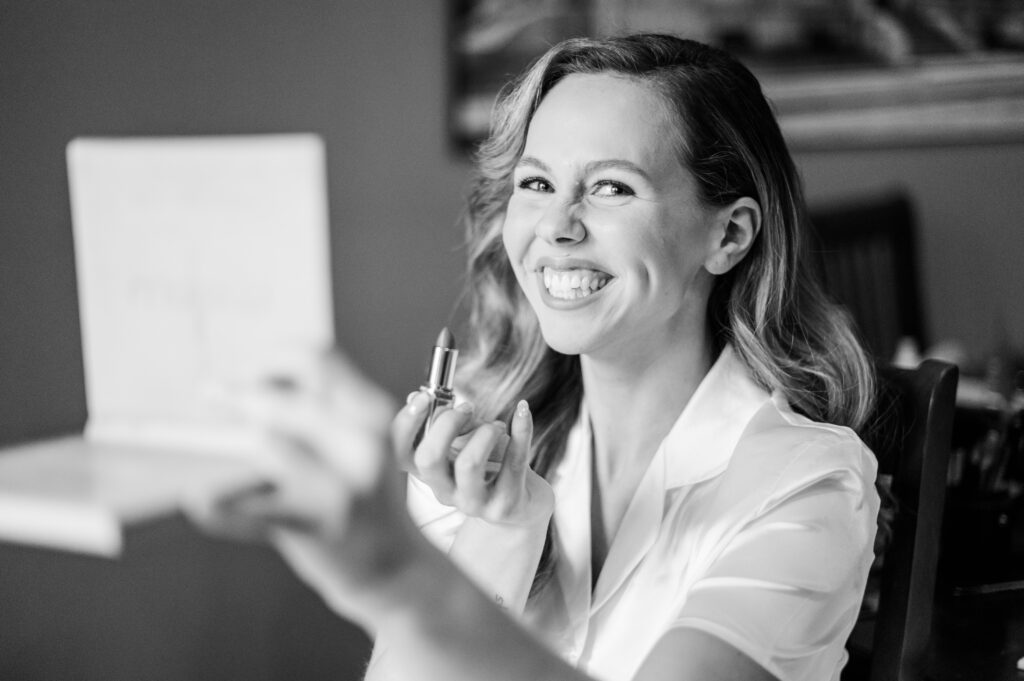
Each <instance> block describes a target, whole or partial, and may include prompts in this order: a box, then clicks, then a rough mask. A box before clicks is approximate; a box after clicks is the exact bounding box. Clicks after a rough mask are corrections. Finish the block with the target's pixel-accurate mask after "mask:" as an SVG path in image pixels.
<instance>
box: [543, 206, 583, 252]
mask: <svg viewBox="0 0 1024 681" xmlns="http://www.w3.org/2000/svg"><path fill="white" fill-rule="evenodd" d="M536 231H537V236H538V237H540V238H541V239H544V240H545V241H547V242H548V243H550V244H559V245H566V244H574V243H579V242H580V241H583V239H584V238H586V236H587V230H586V227H584V226H583V221H582V220H581V219H580V216H579V215H578V206H577V205H576V203H575V202H570V201H557V200H556V201H552V202H551V203H550V204H549V205H548V207H547V209H546V210H545V211H544V213H543V214H542V215H541V216H540V220H538V222H537V230H536Z"/></svg>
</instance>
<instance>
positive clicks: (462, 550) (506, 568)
mask: <svg viewBox="0 0 1024 681" xmlns="http://www.w3.org/2000/svg"><path fill="white" fill-rule="evenodd" d="M408 504H409V514H410V515H411V516H412V518H413V521H414V522H415V523H416V524H417V526H418V527H419V528H420V531H421V532H423V534H424V535H425V536H426V537H427V539H429V540H430V541H431V542H432V543H433V544H434V545H435V546H437V547H438V549H440V550H441V551H442V552H444V553H447V554H448V557H449V558H450V559H451V560H452V562H454V563H455V564H456V565H457V566H458V567H459V568H460V569H461V570H462V571H463V572H465V573H466V575H467V576H468V577H469V578H470V579H472V580H473V582H474V583H475V584H476V585H477V586H478V587H479V588H480V589H481V590H483V591H484V593H486V594H487V595H488V596H489V597H490V598H491V599H493V600H494V602H495V604H497V605H498V606H499V607H500V608H502V609H503V610H505V611H507V612H509V613H510V614H512V615H515V616H519V615H522V614H523V612H524V610H525V609H526V600H527V598H528V597H529V595H530V588H531V587H532V586H533V577H534V574H535V573H536V571H537V565H538V564H539V563H540V556H541V552H542V551H543V549H544V541H545V539H546V537H547V526H548V520H549V519H547V518H544V519H542V520H540V521H538V522H536V523H533V524H530V525H506V524H498V523H489V522H487V521H484V520H481V519H479V518H472V517H467V516H466V515H465V514H464V513H462V512H461V511H459V510H458V509H456V508H454V507H452V506H445V505H444V504H442V503H441V502H439V501H438V500H437V499H436V497H435V496H434V493H433V491H432V490H431V489H430V487H429V486H428V485H427V484H425V483H423V482H422V481H420V480H417V479H416V478H414V477H413V476H411V475H410V476H409V492H408Z"/></svg>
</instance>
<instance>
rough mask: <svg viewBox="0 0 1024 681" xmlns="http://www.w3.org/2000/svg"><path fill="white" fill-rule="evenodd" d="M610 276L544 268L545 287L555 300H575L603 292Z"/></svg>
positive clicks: (592, 272)
mask: <svg viewBox="0 0 1024 681" xmlns="http://www.w3.org/2000/svg"><path fill="white" fill-rule="evenodd" d="M608 279H609V276H608V275H607V274H605V273H603V272H595V271H593V270H554V269H551V268H550V267H545V268H544V287H545V288H546V289H547V290H548V293H550V294H551V295H552V297H554V298H560V299H562V300H575V299H576V298H586V297H587V296H589V295H591V294H592V293H594V292H595V291H599V290H601V289H602V288H603V287H604V285H605V284H607V283H608Z"/></svg>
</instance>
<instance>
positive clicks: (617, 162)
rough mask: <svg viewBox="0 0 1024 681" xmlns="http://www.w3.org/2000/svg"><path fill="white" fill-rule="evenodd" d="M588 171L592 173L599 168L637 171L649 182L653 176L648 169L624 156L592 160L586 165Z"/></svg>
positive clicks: (637, 173) (636, 172)
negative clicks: (623, 157)
mask: <svg viewBox="0 0 1024 681" xmlns="http://www.w3.org/2000/svg"><path fill="white" fill-rule="evenodd" d="M586 170H587V173H588V174H589V173H592V172H595V171H598V170H625V171H628V172H631V173H635V174H636V175H639V176H640V177H642V178H644V179H645V180H647V181H648V182H650V181H651V176H650V175H648V174H647V171H646V170H644V169H643V168H641V167H640V166H638V165H637V164H635V163H633V162H632V161H627V160H625V159H622V158H610V159H606V160H602V161H592V162H591V163H588V164H587V166H586Z"/></svg>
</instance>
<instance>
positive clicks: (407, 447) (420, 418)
mask: <svg viewBox="0 0 1024 681" xmlns="http://www.w3.org/2000/svg"><path fill="white" fill-rule="evenodd" d="M430 400H431V398H430V395H428V394H427V393H425V392H423V391H417V392H413V393H409V397H407V398H406V400H405V406H404V407H403V408H402V409H400V410H399V411H398V413H397V414H395V418H394V419H393V420H392V421H391V443H392V446H393V447H394V450H395V456H396V457H397V458H398V465H399V467H400V468H401V469H402V470H405V471H415V470H416V464H415V462H414V461H413V441H414V440H415V439H416V436H417V434H418V433H419V432H420V430H421V429H422V428H423V424H424V422H425V421H426V418H427V412H428V411H429V408H430Z"/></svg>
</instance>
